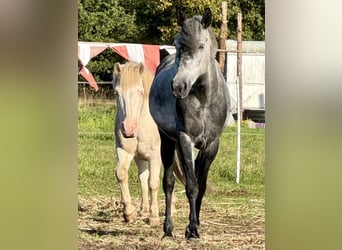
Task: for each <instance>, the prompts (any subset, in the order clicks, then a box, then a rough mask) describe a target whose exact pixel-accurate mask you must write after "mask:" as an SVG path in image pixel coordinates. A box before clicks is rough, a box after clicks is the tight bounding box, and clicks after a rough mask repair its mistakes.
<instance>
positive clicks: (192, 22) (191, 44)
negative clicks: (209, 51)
mask: <svg viewBox="0 0 342 250" xmlns="http://www.w3.org/2000/svg"><path fill="white" fill-rule="evenodd" d="M201 21H202V16H194V17H192V18H189V19H187V20H186V21H185V22H184V24H183V25H182V29H181V31H180V33H179V35H178V37H177V38H176V41H175V42H179V43H180V44H181V45H182V46H185V47H188V48H195V49H197V48H196V46H197V42H198V41H197V39H194V36H196V34H198V32H199V31H200V30H201V29H203V28H202V24H201ZM208 32H209V35H210V39H211V44H212V47H213V52H214V54H216V51H217V41H216V38H215V34H214V32H213V31H212V30H211V28H210V27H209V28H208ZM177 40H178V41H177Z"/></svg>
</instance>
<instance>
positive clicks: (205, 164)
mask: <svg viewBox="0 0 342 250" xmlns="http://www.w3.org/2000/svg"><path fill="white" fill-rule="evenodd" d="M218 147H219V140H218V139H217V140H215V141H214V142H212V143H211V144H209V145H208V147H207V148H206V149H205V150H201V151H199V152H198V155H197V158H196V161H195V166H196V167H195V169H196V177H197V183H198V186H199V190H198V197H197V200H196V216H197V220H198V225H199V224H200V219H199V217H200V211H201V205H202V199H203V196H204V194H205V190H206V188H207V178H208V172H209V168H210V165H211V163H212V162H213V160H214V159H215V156H216V154H217V151H218Z"/></svg>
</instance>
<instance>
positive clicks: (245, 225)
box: [78, 194, 265, 250]
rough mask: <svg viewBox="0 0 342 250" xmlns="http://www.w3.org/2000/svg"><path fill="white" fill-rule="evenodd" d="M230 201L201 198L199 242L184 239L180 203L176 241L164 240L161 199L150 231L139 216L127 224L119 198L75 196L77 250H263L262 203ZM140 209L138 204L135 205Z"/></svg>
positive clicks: (182, 204)
mask: <svg viewBox="0 0 342 250" xmlns="http://www.w3.org/2000/svg"><path fill="white" fill-rule="evenodd" d="M238 195H239V197H234V196H233V197H229V198H225V199H222V200H220V201H217V200H216V201H212V200H210V199H204V201H203V205H202V210H201V226H200V236H201V239H200V240H199V241H187V240H186V239H185V237H184V232H185V228H186V226H187V224H188V203H187V201H186V199H183V198H181V199H178V202H177V205H176V207H177V213H176V214H175V216H174V218H173V225H174V235H175V237H174V238H172V239H170V238H165V239H163V238H162V236H163V226H162V223H163V221H164V200H163V199H162V198H161V199H159V206H160V207H159V209H160V220H161V223H160V225H159V226H157V227H151V226H149V225H148V223H147V222H146V218H142V217H137V219H136V221H134V222H133V223H130V224H127V223H125V222H124V220H123V217H122V205H121V204H120V201H119V199H118V198H117V197H96V198H94V197H92V198H88V197H87V198H86V197H82V196H79V205H78V213H79V219H78V220H79V221H78V232H79V236H78V238H79V244H78V249H80V250H92V249H104V250H108V249H119V250H120V249H125V250H126V249H264V248H265V211H264V201H263V200H261V199H254V198H248V197H246V198H242V199H241V197H240V194H238ZM134 202H135V204H139V200H134Z"/></svg>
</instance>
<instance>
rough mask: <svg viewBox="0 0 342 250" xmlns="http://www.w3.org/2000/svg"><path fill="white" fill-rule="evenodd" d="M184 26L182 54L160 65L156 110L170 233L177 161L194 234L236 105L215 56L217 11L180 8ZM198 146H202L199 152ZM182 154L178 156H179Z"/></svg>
mask: <svg viewBox="0 0 342 250" xmlns="http://www.w3.org/2000/svg"><path fill="white" fill-rule="evenodd" d="M177 20H178V24H179V25H180V26H181V31H180V33H179V35H178V36H177V38H176V39H175V41H174V44H175V46H176V49H177V52H176V55H169V56H168V57H166V58H165V59H164V60H163V61H162V62H161V64H160V65H159V67H158V69H157V72H156V76H155V78H154V80H153V83H152V87H151V91H150V112H151V115H152V117H153V119H154V120H155V122H156V123H157V125H158V129H159V133H160V137H161V157H162V162H163V165H164V177H163V189H164V192H165V201H166V212H165V215H166V217H165V222H164V236H173V234H172V230H173V225H172V218H171V217H172V216H171V196H172V195H171V194H172V191H173V188H174V181H175V177H174V175H173V170H174V168H175V167H177V165H178V164H177V163H176V162H178V160H179V162H180V166H179V165H178V167H180V169H181V170H182V171H183V174H184V176H185V185H186V195H187V197H188V201H189V205H190V215H189V221H190V222H189V225H188V226H187V228H186V231H185V237H186V238H188V239H191V238H199V232H198V229H199V224H200V221H199V215H200V210H201V203H202V198H203V195H204V193H205V190H206V182H207V176H208V171H209V168H210V165H211V163H212V162H213V160H214V158H215V156H216V154H217V151H218V148H219V137H220V135H221V133H222V131H223V127H224V124H225V121H226V118H227V115H228V110H230V100H229V93H228V88H227V85H226V82H225V80H224V77H223V75H222V73H221V71H220V68H219V66H218V64H217V62H216V60H215V55H216V51H217V42H216V39H215V36H214V34H213V32H212V31H211V29H210V27H209V26H210V24H211V21H212V15H211V11H210V9H208V8H207V9H206V10H205V12H204V14H203V17H202V16H194V17H192V18H189V19H186V17H185V15H184V14H183V13H182V12H180V11H178V12H177ZM194 147H195V148H197V149H198V154H197V157H196V159H195V158H194ZM175 159H176V160H175Z"/></svg>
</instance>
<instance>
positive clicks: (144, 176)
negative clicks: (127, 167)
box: [135, 158, 150, 218]
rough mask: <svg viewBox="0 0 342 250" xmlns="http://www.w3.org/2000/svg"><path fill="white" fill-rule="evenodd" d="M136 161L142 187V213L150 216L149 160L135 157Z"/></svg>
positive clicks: (143, 215) (144, 215)
mask: <svg viewBox="0 0 342 250" xmlns="http://www.w3.org/2000/svg"><path fill="white" fill-rule="evenodd" d="M135 163H136V164H137V166H138V175H139V182H140V187H141V209H140V215H141V216H142V217H146V218H147V217H149V215H150V204H149V201H148V191H149V189H148V178H149V174H150V173H149V169H148V165H147V162H146V161H144V160H141V159H137V158H135Z"/></svg>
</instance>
